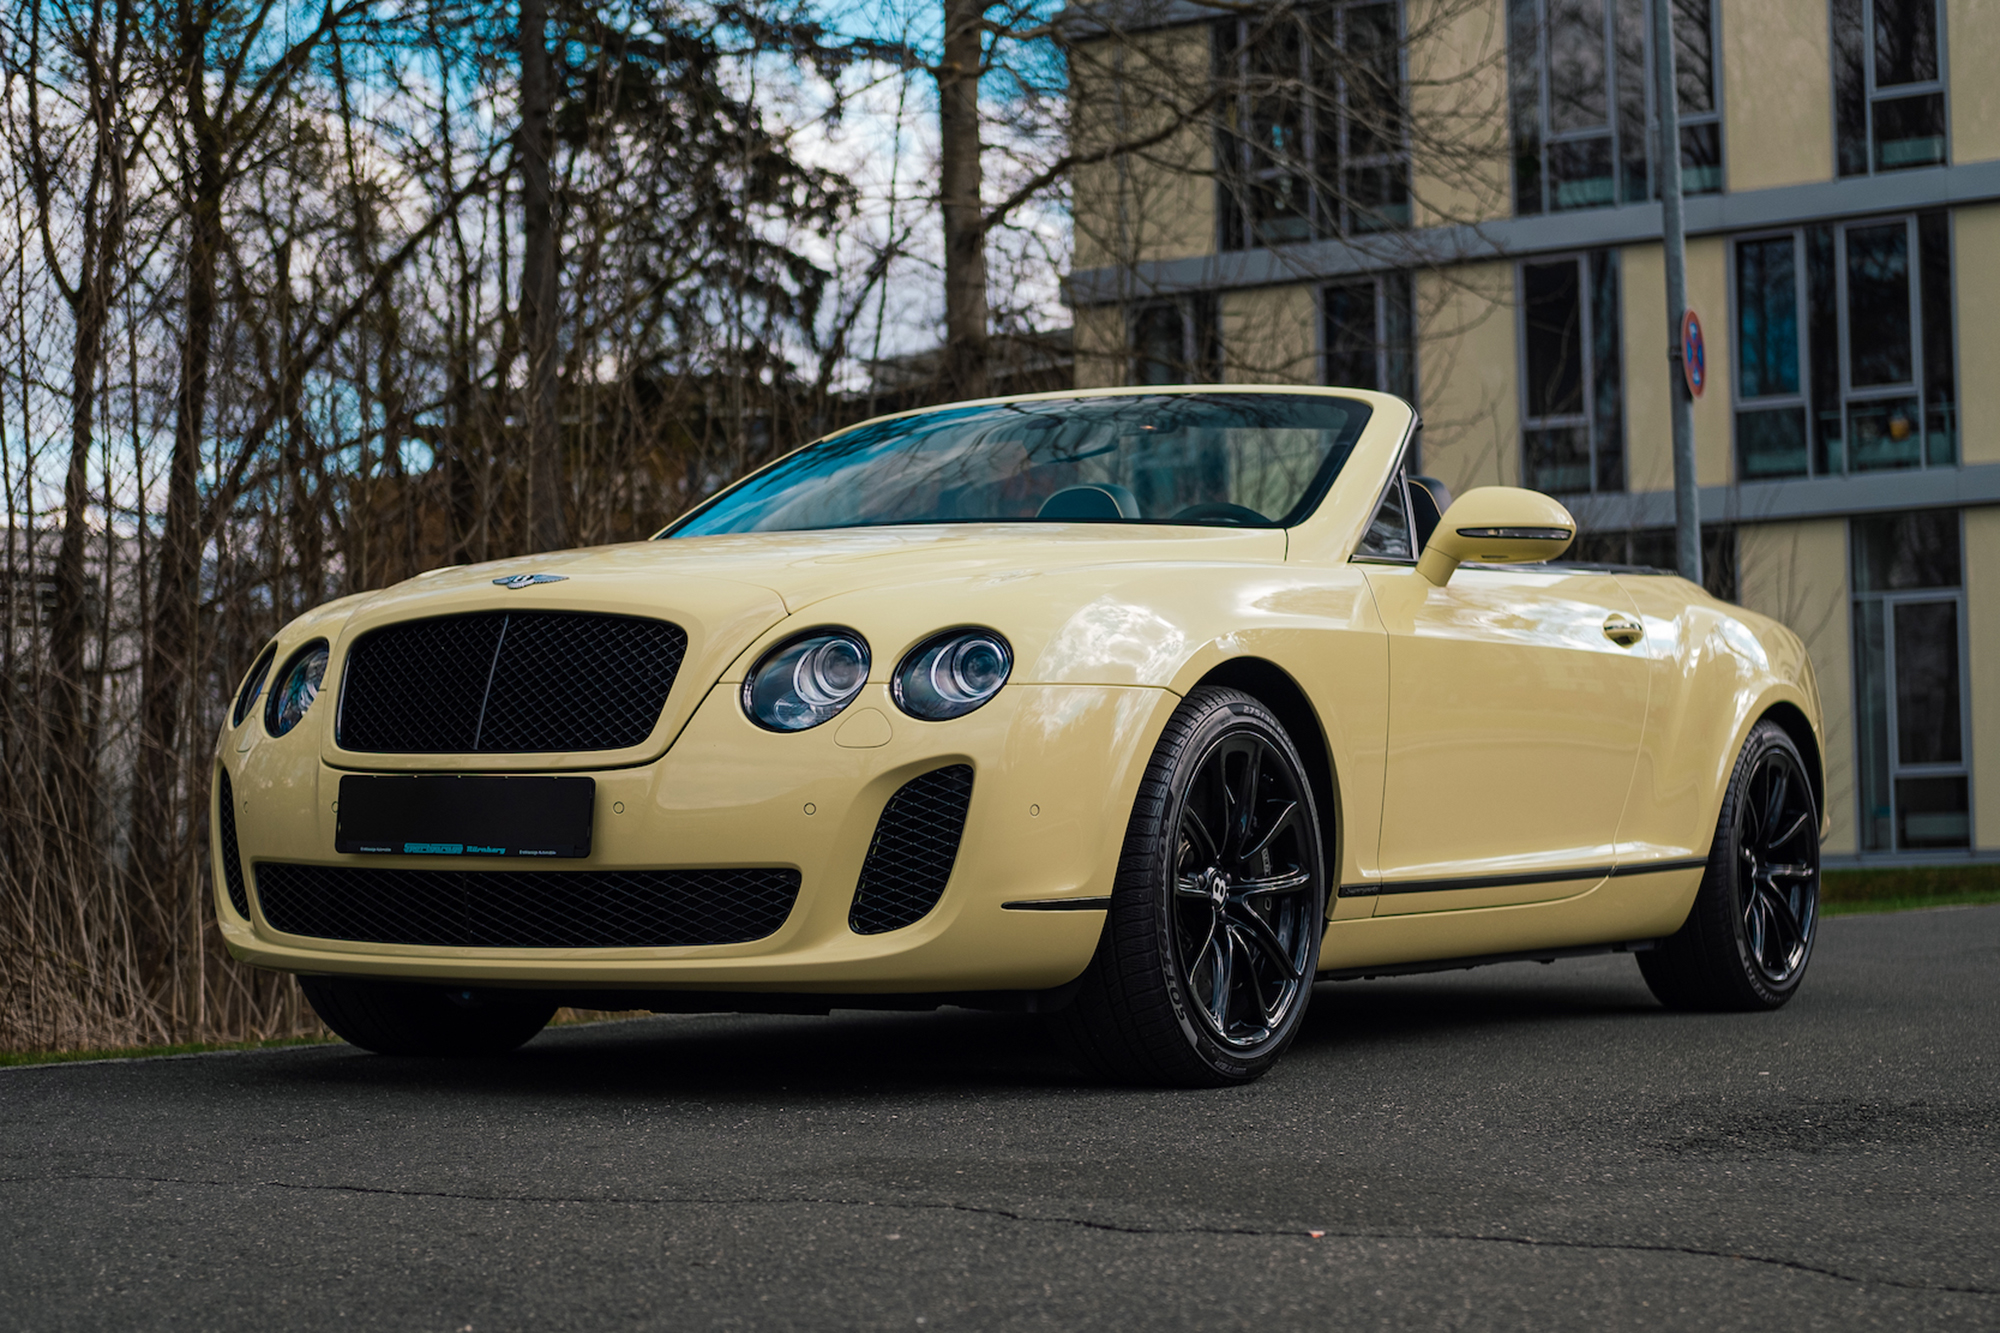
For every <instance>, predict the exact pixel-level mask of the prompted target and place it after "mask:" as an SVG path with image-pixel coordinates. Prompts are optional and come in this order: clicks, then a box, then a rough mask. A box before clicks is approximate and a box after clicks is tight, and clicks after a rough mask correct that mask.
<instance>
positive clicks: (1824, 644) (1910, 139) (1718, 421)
mask: <svg viewBox="0 0 2000 1333" xmlns="http://www.w3.org/2000/svg"><path fill="white" fill-rule="evenodd" d="M1661 2H1662V3H1670V4H1671V6H1672V11H1671V22H1672V24H1673V27H1674V33H1675V43H1674V46H1675V58H1676V66H1677V68H1676V86H1677V88H1678V90H1679V93H1678V98H1677V102H1678V115H1679V119H1680V144H1679V149H1680V152H1679V157H1680V169H1681V174H1682V179H1683V187H1684V190H1685V192H1686V209H1685V216H1686V225H1687V232H1688V243H1687V276H1688V295H1689V304H1690V306H1691V307H1692V308H1693V310H1694V311H1695V312H1696V314H1697V316H1698V317H1699V319H1700V321H1701V325H1702V331H1703V335H1704V344H1705V353H1706V371H1707V380H1706V384H1705V386H1704V391H1703V393H1702V394H1701V395H1700V396H1699V397H1698V398H1697V399H1696V401H1695V404H1694V423H1695V441H1696V457H1697V472H1698V478H1699V483H1700V488H1701V502H1702V517H1703V522H1704V549H1705V552H1706V557H1707V564H1708V569H1707V574H1708V581H1709V583H1710V586H1711V588H1713V589H1715V590H1716V591H1718V592H1719V593H1721V594H1722V595H1725V596H1728V597H1730V598H1732V599H1734V600H1738V601H1740V602H1742V603H1743V604H1745V605H1747V606H1750V607H1752V608H1754V609H1756V610H1760V611H1763V612H1766V613H1768V614H1772V615H1775V616H1777V617H1778V618H1780V619H1782V620H1784V621H1785V622H1786V623H1788V624H1790V625H1791V626H1792V627H1793V628H1794V629H1796V630H1797V631H1798V632H1799V633H1800V634H1801V635H1802V636H1803V637H1804V639H1805V640H1806V641H1807V644H1808V646H1809V647H1810V649H1811V652H1812V654H1813V658H1814V663H1815V666H1816V669H1817V671H1818V675H1819V681H1820V685H1821V689H1822V692H1823V694H1824V696H1825V703H1826V709H1827V714H1828V719H1829V726H1830V735H1829V742H1830V745H1829V754H1828V756H1827V759H1828V769H1829V772H1828V777H1829V790H1828V805H1829V812H1830V814H1831V817H1832V818H1831V824H1832V832H1831V835H1830V838H1829V840H1828V843H1827V846H1826V849H1825V851H1826V854H1827V858H1828V863H1829V864H1831V865H1839V864H1908V863H1912V862H1925V861H1945V862H1954V861H1956V862H1962V861H1967V860H1995V859H2000V656H1996V653H1995V651H1994V650H1995V649H1996V648H2000V303H1996V302H1995V301H1994V300H1992V299H1991V293H1994V292H1996V291H2000V21H1995V20H1996V17H2000V16H1996V15H1994V14H1992V13H1983V12H1981V10H1982V6H1981V5H1980V4H1979V3H1978V0H1661ZM1647 4H1648V0H1314V2H1313V3H1311V4H1300V5H1295V6H1289V7H1279V8H1275V9H1273V10H1271V11H1269V12H1268V13H1262V14H1259V13H1251V12H1246V11H1243V10H1240V9H1235V8H1232V9H1230V10H1228V11H1227V12H1224V11H1220V10H1217V9H1212V8H1207V7H1204V6H1201V5H1198V4H1193V3H1189V2H1188V0H1165V3H1152V4H1150V5H1148V6H1147V7H1145V8H1144V9H1143V10H1135V11H1132V12H1130V13H1126V14H1124V15H1123V16H1122V17H1119V18H1116V19H1103V20H1101V21H1100V22H1101V26H1100V27H1099V28H1097V29H1095V30H1093V31H1094V32H1095V33H1096V37H1095V38H1094V40H1090V41H1086V42H1084V43H1083V44H1082V46H1081V47H1080V48H1079V56H1078V58H1077V59H1076V60H1075V61H1074V62H1073V66H1072V76H1073V99H1074V105H1075V125H1074V129H1075V136H1076V141H1077V146H1078V148H1079V149H1080V150H1082V156H1083V159H1084V161H1083V165H1081V166H1079V167H1078V168H1077V170H1076V171H1075V174H1074V179H1073V185H1074V191H1075V196H1074V197H1075V220H1076V255H1077V258H1076V266H1075V271H1074V272H1073V274H1072V275H1071V280H1070V286H1069V291H1070V299H1071V302H1072V305H1073V307H1074V310H1075V317H1076V350H1077V377H1078V383H1079V385H1080V386H1084V387H1089V386H1095V385H1109V384H1120V383H1146V382H1169V381H1179V380H1193V381H1210V380H1214V381H1221V382H1283V381H1290V382H1309V383H1336V384H1354V385H1357V386H1359V387H1364V388H1370V389H1381V390H1385V391H1389V392H1394V393H1399V394H1402V395H1404V396H1406V397H1409V398H1411V399H1412V400H1413V401H1414V402H1415V403H1416V404H1417V406H1418V408H1419V411H1420V412H1421V414H1422V417H1423V422H1424V428H1423V432H1422V437H1421V443H1420V446H1419V447H1420V450H1421V453H1420V466H1421V470H1422V471H1424V472H1425V473H1427V474H1429V475H1432V476H1434V477H1436V478H1438V479H1439V480H1441V481H1442V482H1443V483H1444V484H1445V485H1446V486H1448V487H1450V488H1451V489H1452V490H1453V491H1458V490H1463V489H1465V488H1467V487H1470V486H1476V485H1485V484H1505V485H1525V486H1530V487H1534V488H1536V489H1540V490H1545V491H1548V492H1550V493H1552V494H1556V495H1558V496H1560V497H1561V498H1562V499H1563V500H1564V502H1565V503H1566V504H1567V505H1569V507H1570V508H1571V510H1572V512H1574V513H1575V514H1576V515H1577V516H1578V518H1579V520H1580V521H1581V523H1582V524H1583V526H1584V529H1585V532H1586V536H1585V537H1584V538H1583V539H1582V540H1581V541H1580V543H1579V550H1578V555H1579V557H1580V558H1585V559H1592V560H1600V561H1605V562H1609V563H1626V564H1640V565H1652V566H1661V565H1670V564H1671V563H1672V560H1673V555H1672V552H1673V545H1672V524H1673V519H1674V509H1673V496H1672V485H1673V463H1672V444H1671V426H1670V406H1671V397H1670V395H1671V393H1672V391H1673V390H1672V383H1673V381H1672V379H1671V376H1672V375H1674V374H1677V373H1678V371H1677V370H1676V368H1675V366H1674V365H1673V363H1670V361H1669V359H1668V348H1669V329H1668V320H1667V313H1666V311H1667V303H1666V295H1665V264H1664V253H1663V250H1662V246H1661V242H1660V236H1661V212H1660V206H1659V204H1658V202H1657V190H1658V177H1659V175H1660V174H1661V173H1660V166H1661V164H1660V162H1659V161H1658V158H1659V156H1660V154H1659V151H1658V136H1657V134H1656V128H1657V112H1656V109H1655V106H1654V102H1655V101H1656V88H1655V84H1654V77H1653V76H1654V72H1655V66H1654V61H1655V55H1654V52H1653V51H1652V49H1651V47H1652V42H1651V40H1650V31H1649V30H1650V26H1651V25H1650V17H1649V11H1648V8H1647ZM1102 12H1104V13H1108V12H1109V11H1102ZM1142 141H1143V142H1142ZM1120 145H1125V146H1128V147H1130V148H1131V150H1130V151H1111V150H1113V149H1115V148H1117V147H1118V146H1120Z"/></svg>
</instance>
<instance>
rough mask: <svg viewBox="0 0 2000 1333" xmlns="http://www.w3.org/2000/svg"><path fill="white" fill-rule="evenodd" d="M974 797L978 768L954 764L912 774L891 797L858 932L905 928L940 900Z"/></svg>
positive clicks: (855, 924)
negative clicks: (973, 779)
mask: <svg viewBox="0 0 2000 1333" xmlns="http://www.w3.org/2000/svg"><path fill="white" fill-rule="evenodd" d="M971 803H972V768H971V766H970V765H968V764H953V765H952V766H951V767H950V768H940V769H937V770H935V771H934V772H930V773H926V774H924V775H923V776H922V777H919V778H912V779H910V780H909V781H908V782H906V783H904V784H903V785H902V786H901V787H899V788H898V789H897V791H896V794H895V795H894V796H891V797H890V798H889V804H888V806H887V807H886V808H885V809H884V810H883V811H882V822H881V823H879V824H877V825H876V826H875V840H874V841H873V842H871V843H870V844H869V845H868V859H867V860H866V861H864V862H862V864H861V882H860V884H858V885H857V886H856V887H855V890H854V910H853V911H852V912H850V913H849V914H848V917H847V923H848V925H849V926H851V927H852V928H853V929H854V932H855V933H856V934H857V935H880V934H882V933H883V932H884V931H889V930H900V929H901V928H902V927H904V926H907V925H909V924H911V923H912V922H914V921H918V920H921V919H922V918H923V916H924V914H925V913H927V912H929V911H930V910H931V909H932V908H933V907H936V906H937V902H938V899H939V898H940V897H941V896H943V894H944V886H945V882H946V881H947V880H949V879H950V878H951V866H952V862H954V861H956V860H957V859H958V840H959V838H960V837H961V836H962V835H963V834H964V833H965V811H966V807H967V806H968V805H970V804H971Z"/></svg>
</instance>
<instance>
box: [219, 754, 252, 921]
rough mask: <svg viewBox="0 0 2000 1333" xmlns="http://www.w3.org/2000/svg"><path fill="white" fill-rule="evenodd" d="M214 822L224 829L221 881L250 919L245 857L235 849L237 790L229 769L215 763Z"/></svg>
mask: <svg viewBox="0 0 2000 1333" xmlns="http://www.w3.org/2000/svg"><path fill="white" fill-rule="evenodd" d="M215 788H216V790H215V822H216V825H217V827H218V828H219V829H220V830H221V833H222V882H223V885H224V886H225V887H227V888H228V890H229V905H230V906H231V907H233V908H235V909H236V915H238V916H240V917H242V918H243V919H244V920H245V921H248V920H249V919H250V893H249V890H248V889H246V888H245V887H244V884H243V858H242V857H241V856H240V855H238V854H237V851H236V792H235V790H234V789H233V788H231V786H230V785H229V770H228V769H226V768H223V767H221V766H220V765H217V766H216V770H215Z"/></svg>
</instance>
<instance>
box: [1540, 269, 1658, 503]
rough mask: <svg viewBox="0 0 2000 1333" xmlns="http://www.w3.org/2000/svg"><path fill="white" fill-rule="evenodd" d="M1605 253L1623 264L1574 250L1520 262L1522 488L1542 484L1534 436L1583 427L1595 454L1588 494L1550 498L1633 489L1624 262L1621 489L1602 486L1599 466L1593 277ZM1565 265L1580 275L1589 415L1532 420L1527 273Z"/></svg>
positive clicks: (1620, 327) (1584, 389)
mask: <svg viewBox="0 0 2000 1333" xmlns="http://www.w3.org/2000/svg"><path fill="white" fill-rule="evenodd" d="M1600 254H1609V255H1611V256H1613V257H1614V262H1617V261H1616V256H1617V254H1618V252H1617V250H1616V249H1615V248H1612V249H1592V250H1571V251H1567V252H1563V253H1558V254H1549V255H1530V256H1525V257H1523V258H1520V259H1517V260H1516V261H1515V262H1514V361H1515V365H1514V374H1515V376H1516V383H1517V384H1518V386H1519V388H1518V390H1517V391H1516V393H1515V395H1514V397H1515V402H1516V404H1517V409H1518V416H1519V423H1520V431H1521V442H1520V452H1519V454H1518V457H1517V462H1518V463H1519V465H1520V473H1519V475H1520V478H1521V484H1522V485H1523V486H1527V487H1530V488H1531V489H1535V487H1534V486H1533V483H1534V482H1535V481H1536V480H1538V478H1536V477H1535V476H1534V475H1533V471H1532V469H1531V467H1530V465H1529V461H1528V447H1529V437H1530V436H1531V435H1532V434H1533V433H1534V432H1536V431H1546V430H1564V429H1572V428H1581V429H1582V431H1583V433H1584V436H1585V438H1586V440H1588V442H1589V453H1590V485H1589V487H1588V488H1587V489H1585V490H1578V491H1570V490H1565V491H1551V492H1549V494H1552V495H1620V494H1623V493H1625V492H1627V491H1629V490H1630V489H1631V487H1632V474H1631V461H1632V458H1631V440H1630V431H1629V430H1628V429H1627V423H1626V420H1625V417H1626V413H1625V411H1624V403H1625V398H1626V395H1627V384H1628V376H1627V375H1626V367H1625V353H1626V348H1625V343H1626V338H1625V327H1624V324H1625V290H1624V286H1625V275H1624V272H1623V267H1624V266H1623V264H1622V263H1618V265H1617V266H1618V269H1619V273H1618V367H1617V373H1618V401H1619V413H1618V439H1617V441H1616V445H1615V447H1616V448H1617V450H1618V475H1619V485H1618V486H1617V487H1616V488H1615V489H1613V488H1611V487H1606V486H1601V485H1599V482H1600V480H1601V478H1602V476H1603V473H1602V471H1601V468H1600V464H1599V461H1598V437H1599V433H1600V432H1599V430H1598V420H1597V392H1596V389H1597V372H1598V365H1597V309H1596V307H1597V283H1596V279H1595V277H1594V276H1593V275H1592V273H1591V267H1592V265H1591V260H1592V258H1593V257H1595V256H1597V255H1600ZM1561 263H1569V264H1574V265H1576V267H1577V275H1578V276H1577V301H1578V304H1579V305H1580V306H1581V311H1580V316H1581V322H1580V324H1579V337H1580V340H1581V348H1580V350H1579V356H1580V358H1581V374H1582V381H1581V392H1582V395H1583V410H1582V412H1580V413H1575V414H1570V415H1564V416H1550V417H1531V416H1530V415H1529V414H1528V380H1529V373H1528V301H1527V268H1528V266H1529V265H1531V264H1532V265H1547V264H1561Z"/></svg>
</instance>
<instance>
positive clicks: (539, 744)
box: [335, 611, 687, 754]
mask: <svg viewBox="0 0 2000 1333" xmlns="http://www.w3.org/2000/svg"><path fill="white" fill-rule="evenodd" d="M686 653H687V632H686V631H685V630H683V629H682V628H681V627H680V626H679V625H675V624H672V623H670V622H668V621H665V620H648V619H646V618H644V617H641V616H610V615H592V614H585V613H582V612H568V611H511V612H479V613H476V614H472V615H462V616H437V617H433V618H432V619H429V620H411V621H405V622H404V623H402V624H399V625H388V626H385V627H384V628H382V629H378V630H375V631H373V632H372V633H370V634H368V635H366V636H365V637H363V638H362V639H361V640H360V641H359V642H357V643H356V644H355V645H354V648H353V650H352V651H351V652H349V653H348V655H347V670H346V671H345V672H344V673H343V679H342V681H341V686H340V717H339V722H338V724H337V726H336V729H335V732H336V735H337V737H338V739H339V743H340V747H341V748H342V749H343V750H355V751H364V752H368V753H373V754H545V753H554V752H558V751H572V750H622V749H626V748H628V747H630V746H634V745H638V744H640V743H641V742H642V741H644V740H645V739H646V737H648V736H650V735H651V734H652V732H653V726H654V724H655V723H657V722H658V721H659V720H660V709H661V708H663V707H665V706H666V702H667V691H668V690H670V689H672V688H673V684H674V677H675V675H676V674H678V673H679V671H680V666H681V658H682V657H683V656H684V655H686Z"/></svg>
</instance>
